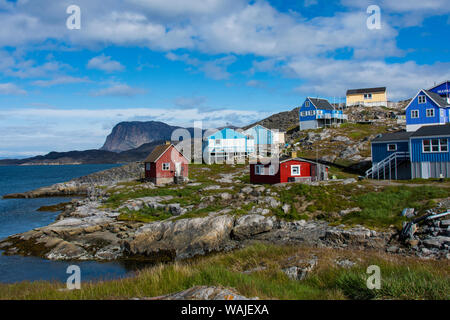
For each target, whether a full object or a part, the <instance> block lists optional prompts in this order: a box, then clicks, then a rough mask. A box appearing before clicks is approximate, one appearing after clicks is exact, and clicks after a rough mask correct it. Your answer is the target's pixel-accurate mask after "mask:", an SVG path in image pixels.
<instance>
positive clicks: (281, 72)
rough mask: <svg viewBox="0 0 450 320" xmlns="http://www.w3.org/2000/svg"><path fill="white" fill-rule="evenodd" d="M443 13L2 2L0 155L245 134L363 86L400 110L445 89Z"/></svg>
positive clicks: (443, 7) (290, 0)
mask: <svg viewBox="0 0 450 320" xmlns="http://www.w3.org/2000/svg"><path fill="white" fill-rule="evenodd" d="M373 4H375V5H378V6H379V8H380V10H381V28H380V29H369V28H368V27H367V19H368V18H369V16H370V13H367V8H368V6H369V5H373ZM70 5H77V6H79V7H80V9H81V29H79V30H76V29H75V30H70V29H68V28H67V26H66V20H67V18H68V17H69V14H67V13H66V10H67V8H68V7H69V6H70ZM449 13H450V5H449V0H427V1H424V0H420V1H418V0H396V1H390V0H371V1H366V0H359V1H358V0H340V1H339V0H338V1H330V0H295V1H294V0H253V1H246V0H120V1H119V0H108V1H99V0H70V1H66V0H58V1H54V0H16V1H12V0H0V158H4V157H19V156H29V155H36V154H45V153H47V152H49V151H68V150H83V149H91V148H99V147H100V146H101V145H102V144H103V142H104V139H105V136H106V135H107V134H108V133H109V132H110V130H111V128H112V127H113V126H114V125H115V124H116V123H118V122H120V121H130V120H139V121H145V120H159V121H164V122H167V123H169V124H173V125H183V126H192V125H193V121H198V120H202V121H203V122H204V125H205V126H207V127H212V126H221V125H226V124H227V123H232V124H234V125H238V126H239V125H244V124H248V123H251V122H253V121H255V120H259V119H261V118H264V117H266V116H267V115H270V114H272V113H276V112H281V111H286V110H290V109H292V108H294V107H296V106H298V105H300V104H301V103H302V102H303V100H304V98H305V97H306V96H320V97H327V98H330V99H331V100H333V99H338V98H339V97H343V96H345V91H346V90H347V89H349V88H359V87H372V86H387V87H388V95H389V99H390V100H393V101H396V100H399V99H405V98H408V97H411V96H412V95H414V94H415V93H416V92H417V91H418V89H420V88H428V87H430V86H432V85H433V84H434V83H435V82H441V81H443V80H446V79H449V78H450V42H449V41H448V37H449V31H450V18H449Z"/></svg>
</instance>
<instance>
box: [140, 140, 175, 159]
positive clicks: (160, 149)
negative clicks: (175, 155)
mask: <svg viewBox="0 0 450 320" xmlns="http://www.w3.org/2000/svg"><path fill="white" fill-rule="evenodd" d="M172 146H173V145H172V144H162V145H159V146H156V147H155V149H153V151H152V152H151V153H150V154H149V155H148V157H147V158H145V160H144V162H156V161H157V160H158V159H159V158H160V157H161V156H162V155H163V154H164V153H165V152H166V151H167V150H168V149H169V148H170V147H172Z"/></svg>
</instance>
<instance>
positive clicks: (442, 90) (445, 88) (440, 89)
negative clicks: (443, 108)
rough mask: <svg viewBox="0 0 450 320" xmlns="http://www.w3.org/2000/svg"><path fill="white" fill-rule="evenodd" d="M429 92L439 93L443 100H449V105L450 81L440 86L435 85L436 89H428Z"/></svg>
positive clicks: (448, 101) (449, 101)
mask: <svg viewBox="0 0 450 320" xmlns="http://www.w3.org/2000/svg"><path fill="white" fill-rule="evenodd" d="M428 91H431V92H434V93H437V94H438V95H440V96H441V97H442V98H444V99H445V100H447V103H450V81H449V80H447V81H444V82H441V83H440V84H438V85H435V86H434V87H432V88H430V89H428Z"/></svg>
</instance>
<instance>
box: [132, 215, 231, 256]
mask: <svg viewBox="0 0 450 320" xmlns="http://www.w3.org/2000/svg"><path fill="white" fill-rule="evenodd" d="M233 224H234V218H233V217H230V216H226V215H223V216H217V217H206V218H194V219H182V220H177V221H161V222H154V223H149V224H145V225H144V226H142V227H141V228H140V229H139V230H138V231H137V232H136V235H135V237H134V239H132V240H129V241H125V242H124V249H125V251H126V252H127V253H128V254H129V255H142V256H147V257H151V256H152V255H153V256H157V255H159V254H163V255H168V256H170V257H171V258H176V259H184V258H189V257H193V256H196V255H204V254H206V253H209V252H213V251H219V250H223V249H226V248H227V247H228V246H229V245H230V233H231V229H232V228H233Z"/></svg>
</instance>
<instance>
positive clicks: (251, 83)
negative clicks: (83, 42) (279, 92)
mask: <svg viewBox="0 0 450 320" xmlns="http://www.w3.org/2000/svg"><path fill="white" fill-rule="evenodd" d="M245 85H246V86H247V87H252V88H264V87H265V86H266V85H265V83H264V82H262V81H259V80H249V81H247V83H246V84H245Z"/></svg>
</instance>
